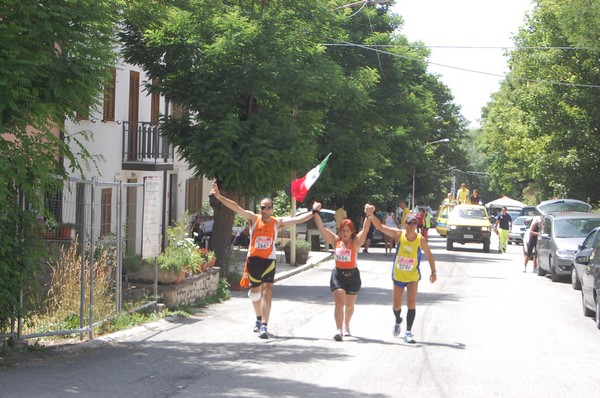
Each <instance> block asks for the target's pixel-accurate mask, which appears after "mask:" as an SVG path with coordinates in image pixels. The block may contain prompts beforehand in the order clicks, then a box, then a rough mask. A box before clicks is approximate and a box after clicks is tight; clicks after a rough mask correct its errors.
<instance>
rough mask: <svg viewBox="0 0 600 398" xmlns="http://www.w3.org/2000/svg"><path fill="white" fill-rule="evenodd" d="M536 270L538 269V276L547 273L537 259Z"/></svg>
mask: <svg viewBox="0 0 600 398" xmlns="http://www.w3.org/2000/svg"><path fill="white" fill-rule="evenodd" d="M537 270H538V275H539V276H544V275H546V274H547V272H546V271H544V270H543V269H542V266H541V265H540V262H539V261H538V266H537Z"/></svg>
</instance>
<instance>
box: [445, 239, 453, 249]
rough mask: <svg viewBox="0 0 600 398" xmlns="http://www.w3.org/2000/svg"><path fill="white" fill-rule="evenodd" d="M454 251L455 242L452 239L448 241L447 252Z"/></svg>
mask: <svg viewBox="0 0 600 398" xmlns="http://www.w3.org/2000/svg"><path fill="white" fill-rule="evenodd" d="M453 249H454V242H452V241H451V240H450V239H446V250H453Z"/></svg>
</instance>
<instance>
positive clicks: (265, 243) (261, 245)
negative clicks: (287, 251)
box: [254, 236, 273, 249]
mask: <svg viewBox="0 0 600 398" xmlns="http://www.w3.org/2000/svg"><path fill="white" fill-rule="evenodd" d="M272 245H273V239H271V238H269V237H268V236H257V237H256V240H255V241H254V247H255V248H257V249H270V248H271V246H272Z"/></svg>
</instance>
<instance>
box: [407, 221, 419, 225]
mask: <svg viewBox="0 0 600 398" xmlns="http://www.w3.org/2000/svg"><path fill="white" fill-rule="evenodd" d="M406 224H408V225H417V222H416V221H411V222H407V223H406Z"/></svg>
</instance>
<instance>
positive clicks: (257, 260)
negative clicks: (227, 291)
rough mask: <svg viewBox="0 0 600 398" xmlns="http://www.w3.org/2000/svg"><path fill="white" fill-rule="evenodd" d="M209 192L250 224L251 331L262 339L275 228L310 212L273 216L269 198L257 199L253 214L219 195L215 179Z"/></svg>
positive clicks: (272, 270)
mask: <svg viewBox="0 0 600 398" xmlns="http://www.w3.org/2000/svg"><path fill="white" fill-rule="evenodd" d="M210 194H211V195H214V197H215V198H217V199H218V200H219V201H220V202H221V203H223V204H224V205H225V206H227V207H228V208H230V209H231V210H233V211H235V212H236V213H238V214H239V215H240V216H242V217H243V218H245V219H246V221H248V223H249V224H250V245H249V247H248V259H247V261H248V273H249V274H250V290H249V291H248V297H249V298H250V300H251V301H252V305H253V306H254V312H255V313H256V323H255V325H254V331H255V332H258V337H260V338H261V339H268V338H269V333H268V331H267V323H268V322H269V314H270V313H271V302H272V298H273V282H274V281H275V259H276V248H275V241H276V240H277V230H278V229H279V228H284V227H287V226H290V225H293V224H298V223H302V222H305V221H308V220H309V219H310V218H311V217H312V213H310V212H308V213H304V214H301V215H299V216H296V217H286V218H281V217H273V201H272V200H271V199H270V198H264V199H263V200H261V201H260V214H255V213H253V212H251V211H250V210H245V209H243V208H242V207H241V206H240V205H238V204H237V203H236V202H234V201H233V200H231V199H228V198H226V197H224V196H223V195H221V192H219V186H218V185H217V183H216V182H215V183H214V184H213V189H212V191H211V193H210Z"/></svg>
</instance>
